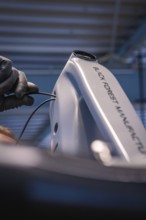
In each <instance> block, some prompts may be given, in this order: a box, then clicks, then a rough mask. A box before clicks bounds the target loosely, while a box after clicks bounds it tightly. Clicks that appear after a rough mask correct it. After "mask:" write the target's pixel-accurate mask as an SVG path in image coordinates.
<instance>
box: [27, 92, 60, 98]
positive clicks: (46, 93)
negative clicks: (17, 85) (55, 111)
mask: <svg viewBox="0 0 146 220" xmlns="http://www.w3.org/2000/svg"><path fill="white" fill-rule="evenodd" d="M37 94H38V95H47V96H52V97H54V98H55V97H56V95H54V94H52V93H48V92H31V93H28V95H37Z"/></svg>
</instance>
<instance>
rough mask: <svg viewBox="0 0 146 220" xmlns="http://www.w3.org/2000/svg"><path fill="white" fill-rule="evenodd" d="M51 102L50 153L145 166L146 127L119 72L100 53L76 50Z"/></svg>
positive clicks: (106, 163)
mask: <svg viewBox="0 0 146 220" xmlns="http://www.w3.org/2000/svg"><path fill="white" fill-rule="evenodd" d="M53 93H54V94H56V100H55V101H54V102H52V103H51V104H50V107H49V114H50V124H51V134H50V135H51V136H50V137H51V138H50V144H49V145H50V148H51V150H52V152H54V151H55V150H58V151H59V152H60V153H63V154H67V155H73V156H79V157H89V158H94V159H95V158H96V159H97V160H98V161H100V162H102V164H105V165H108V166H109V165H113V166H116V165H122V166H129V165H132V166H134V165H136V166H137V165H139V166H145V165H146V130H145V128H144V125H143V124H142V122H141V120H140V118H139V117H138V115H137V113H136V111H135V109H134V107H133V105H132V104H131V102H130V100H129V99H128V97H127V95H126V94H125V92H124V91H123V89H122V87H121V86H120V84H119V82H118V81H117V79H116V78H115V76H114V75H113V74H112V73H111V72H110V71H109V70H108V69H107V68H105V67H104V66H103V65H101V64H99V63H98V61H97V59H96V57H95V56H94V55H92V54H89V53H87V52H84V51H73V53H72V54H71V56H70V58H69V59H68V61H67V63H66V65H65V67H64V69H63V70H62V73H61V74H60V76H59V77H58V79H57V82H56V84H55V86H54V89H53Z"/></svg>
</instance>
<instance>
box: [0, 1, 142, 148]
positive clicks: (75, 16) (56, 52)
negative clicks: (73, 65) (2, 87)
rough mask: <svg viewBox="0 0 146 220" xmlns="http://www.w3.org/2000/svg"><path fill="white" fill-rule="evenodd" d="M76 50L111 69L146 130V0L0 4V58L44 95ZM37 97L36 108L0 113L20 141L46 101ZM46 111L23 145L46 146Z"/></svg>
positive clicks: (29, 130) (41, 113) (27, 132)
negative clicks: (10, 63)
mask: <svg viewBox="0 0 146 220" xmlns="http://www.w3.org/2000/svg"><path fill="white" fill-rule="evenodd" d="M73 50H83V51H87V52H89V53H93V54H94V55H96V56H97V59H98V61H99V62H100V63H101V64H103V65H104V66H106V67H107V68H109V69H110V71H111V72H112V73H113V74H114V75H115V77H116V78H117V79H118V81H119V82H120V84H121V86H122V87H123V89H124V91H125V93H126V94H127V96H128V97H129V99H130V101H131V102H132V104H133V106H134V107H135V109H136V112H137V114H138V115H139V117H140V118H141V120H142V122H143V123H144V126H145V127H146V112H145V108H146V107H145V106H146V105H145V99H146V75H145V74H146V1H145V0H80V1H77V0H70V1H65V0H62V1H59V0H58V1H56V0H53V1H51V0H50V1H49V0H41V1H40V0H24V1H21V0H5V1H0V54H1V55H3V56H6V57H7V58H9V59H11V60H12V61H13V66H15V67H16V68H18V69H20V70H22V71H24V72H25V74H26V76H27V78H28V80H29V81H31V82H34V83H36V84H37V85H38V86H39V88H40V91H42V92H49V93H51V92H52V89H53V86H54V84H55V82H56V80H57V78H58V76H59V74H60V73H61V71H62V69H63V67H64V65H65V64H66V62H67V60H68V58H69V56H70V54H71V53H72V51H73ZM34 98H35V103H34V105H33V106H32V107H21V108H18V109H13V110H8V111H6V112H2V113H1V114H0V122H1V124H3V125H5V126H7V127H10V128H11V129H12V130H13V131H14V132H15V133H16V135H17V136H18V137H19V135H20V132H21V131H22V129H23V127H24V125H25V123H26V121H27V119H28V118H29V116H30V114H31V113H32V112H33V111H34V110H35V108H36V107H37V106H38V105H39V104H40V103H42V102H43V101H44V100H46V99H47V97H45V96H40V95H34ZM48 107H49V103H47V104H45V105H43V106H42V107H41V108H40V109H38V111H36V113H35V114H34V115H33V117H32V118H31V120H30V122H29V124H28V125H27V127H26V130H25V132H24V134H23V136H22V141H24V142H26V143H29V144H33V145H34V146H38V145H39V146H42V147H47V144H48V139H47V138H48V134H49V114H48Z"/></svg>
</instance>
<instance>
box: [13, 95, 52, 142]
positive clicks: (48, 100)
mask: <svg viewBox="0 0 146 220" xmlns="http://www.w3.org/2000/svg"><path fill="white" fill-rule="evenodd" d="M36 94H41V93H40V92H39V93H36ZM53 100H55V98H50V99H47V100H45V101H43V102H42V103H41V104H40V105H38V106H37V108H36V109H35V110H34V111H33V112H32V113H31V115H30V116H29V118H28V119H27V121H26V123H25V125H24V127H23V129H22V131H21V133H20V135H19V137H18V139H17V142H16V144H18V143H19V141H20V139H21V137H22V135H23V133H24V131H25V129H26V127H27V125H28V123H29V121H30V119H31V118H32V116H33V115H34V113H35V112H36V111H37V110H38V109H39V108H40V107H41V106H42V105H44V104H46V103H47V102H50V101H53Z"/></svg>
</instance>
